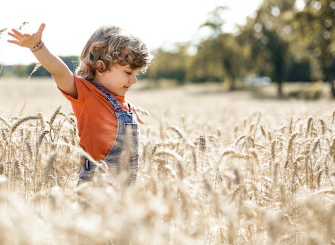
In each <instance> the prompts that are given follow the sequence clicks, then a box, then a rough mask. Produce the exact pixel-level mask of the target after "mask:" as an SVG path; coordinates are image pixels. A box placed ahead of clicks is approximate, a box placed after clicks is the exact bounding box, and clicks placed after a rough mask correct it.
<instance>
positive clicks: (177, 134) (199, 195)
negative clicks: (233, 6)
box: [0, 79, 335, 245]
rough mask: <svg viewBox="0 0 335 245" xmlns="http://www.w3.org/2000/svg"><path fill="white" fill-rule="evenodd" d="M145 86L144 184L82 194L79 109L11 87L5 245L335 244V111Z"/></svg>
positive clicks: (3, 140) (32, 84)
mask: <svg viewBox="0 0 335 245" xmlns="http://www.w3.org/2000/svg"><path fill="white" fill-rule="evenodd" d="M138 85H139V88H138V89H135V90H133V91H130V93H129V96H128V97H129V100H130V101H131V102H132V103H133V104H134V105H135V106H138V107H140V108H142V109H143V110H140V111H142V112H143V113H141V115H142V116H141V117H142V119H143V120H144V121H145V122H146V123H145V124H144V125H142V126H141V145H140V151H141V154H140V168H139V173H138V178H137V182H136V184H135V185H134V186H128V185H126V181H125V180H126V173H122V174H120V175H118V176H111V175H109V174H106V175H103V176H98V175H97V176H95V178H94V180H93V181H92V182H91V183H87V184H86V183H85V184H83V185H80V186H77V185H76V184H77V180H78V175H79V172H78V171H79V158H80V153H81V152H80V149H79V147H78V136H77V130H76V121H75V118H74V116H73V114H72V113H71V106H70V103H69V102H67V101H66V100H65V99H64V98H62V96H61V95H60V93H59V91H57V88H56V87H55V85H54V84H53V83H52V82H51V81H44V80H43V81H39V80H36V79H31V80H29V81H27V80H21V81H14V80H10V79H9V80H6V79H2V80H1V81H0V88H1V90H0V95H1V96H0V105H1V106H0V112H1V118H0V127H1V137H0V230H1V232H0V244H2V245H12V244H13V245H17V244H24V245H40V244H41V245H42V244H43V245H60V244H62V245H67V244H71V245H72V244H73V245H77V244H78V245H79V244H80V245H81V244H87V245H93V244H94V245H100V244H101V245H105V244H106V245H107V244H115V245H121V244H132V245H137V244H141V245H144V244H148V245H149V244H150V245H151V244H157V245H158V244H173V245H174V244H182V245H185V244H192V245H194V244H199V245H200V244H201V245H203V244H335V222H334V218H333V217H334V215H335V202H334V196H335V189H334V185H335V166H334V161H335V137H334V130H335V122H334V120H335V112H334V108H335V103H334V101H332V100H328V99H321V100H318V101H299V100H275V99H272V100H271V99H267V100H266V99H263V100H257V99H255V98H253V97H252V96H251V95H250V94H248V93H245V92H235V93H225V92H218V90H217V87H215V86H212V87H210V86H209V87H204V86H185V87H180V88H166V89H151V90H144V89H140V87H141V86H140V84H138ZM147 112H149V114H150V115H148V114H147ZM99 166H100V167H101V168H106V167H105V166H104V165H103V164H100V165H99Z"/></svg>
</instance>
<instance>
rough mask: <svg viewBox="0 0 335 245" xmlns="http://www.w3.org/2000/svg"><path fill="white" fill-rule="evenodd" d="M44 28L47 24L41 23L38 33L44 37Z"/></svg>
mask: <svg viewBox="0 0 335 245" xmlns="http://www.w3.org/2000/svg"><path fill="white" fill-rule="evenodd" d="M44 28H45V24H44V23H42V24H41V25H40V27H39V28H38V31H37V35H38V36H39V37H42V33H43V31H44Z"/></svg>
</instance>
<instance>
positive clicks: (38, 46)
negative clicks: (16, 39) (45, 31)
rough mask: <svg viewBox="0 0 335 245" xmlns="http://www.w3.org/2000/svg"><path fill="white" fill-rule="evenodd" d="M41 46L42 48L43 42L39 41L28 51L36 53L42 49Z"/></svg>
mask: <svg viewBox="0 0 335 245" xmlns="http://www.w3.org/2000/svg"><path fill="white" fill-rule="evenodd" d="M43 46H44V42H43V41H42V40H41V41H39V42H38V44H36V45H35V46H34V47H32V48H31V49H30V51H31V52H36V51H38V50H40V49H41V48H43Z"/></svg>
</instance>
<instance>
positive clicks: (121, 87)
mask: <svg viewBox="0 0 335 245" xmlns="http://www.w3.org/2000/svg"><path fill="white" fill-rule="evenodd" d="M139 70H140V69H136V70H132V69H131V68H130V67H129V65H126V66H121V65H116V66H113V67H111V68H110V69H109V70H108V71H106V72H104V73H97V74H96V76H95V78H94V82H96V83H98V84H100V85H101V86H103V87H104V88H106V89H107V90H109V91H110V92H112V93H113V94H115V95H118V96H125V94H126V93H127V92H128V90H129V88H130V87H131V86H132V85H134V84H135V83H136V82H137V77H136V75H137V72H138V71H139Z"/></svg>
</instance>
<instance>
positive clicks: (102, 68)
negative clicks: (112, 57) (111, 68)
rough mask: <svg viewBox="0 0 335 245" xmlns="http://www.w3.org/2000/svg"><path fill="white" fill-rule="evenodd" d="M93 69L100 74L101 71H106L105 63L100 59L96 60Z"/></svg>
mask: <svg viewBox="0 0 335 245" xmlns="http://www.w3.org/2000/svg"><path fill="white" fill-rule="evenodd" d="M95 70H96V72H97V73H98V74H99V75H101V74H102V73H103V72H105V71H106V65H105V63H104V62H102V61H101V60H98V61H97V63H96V65H95Z"/></svg>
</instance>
